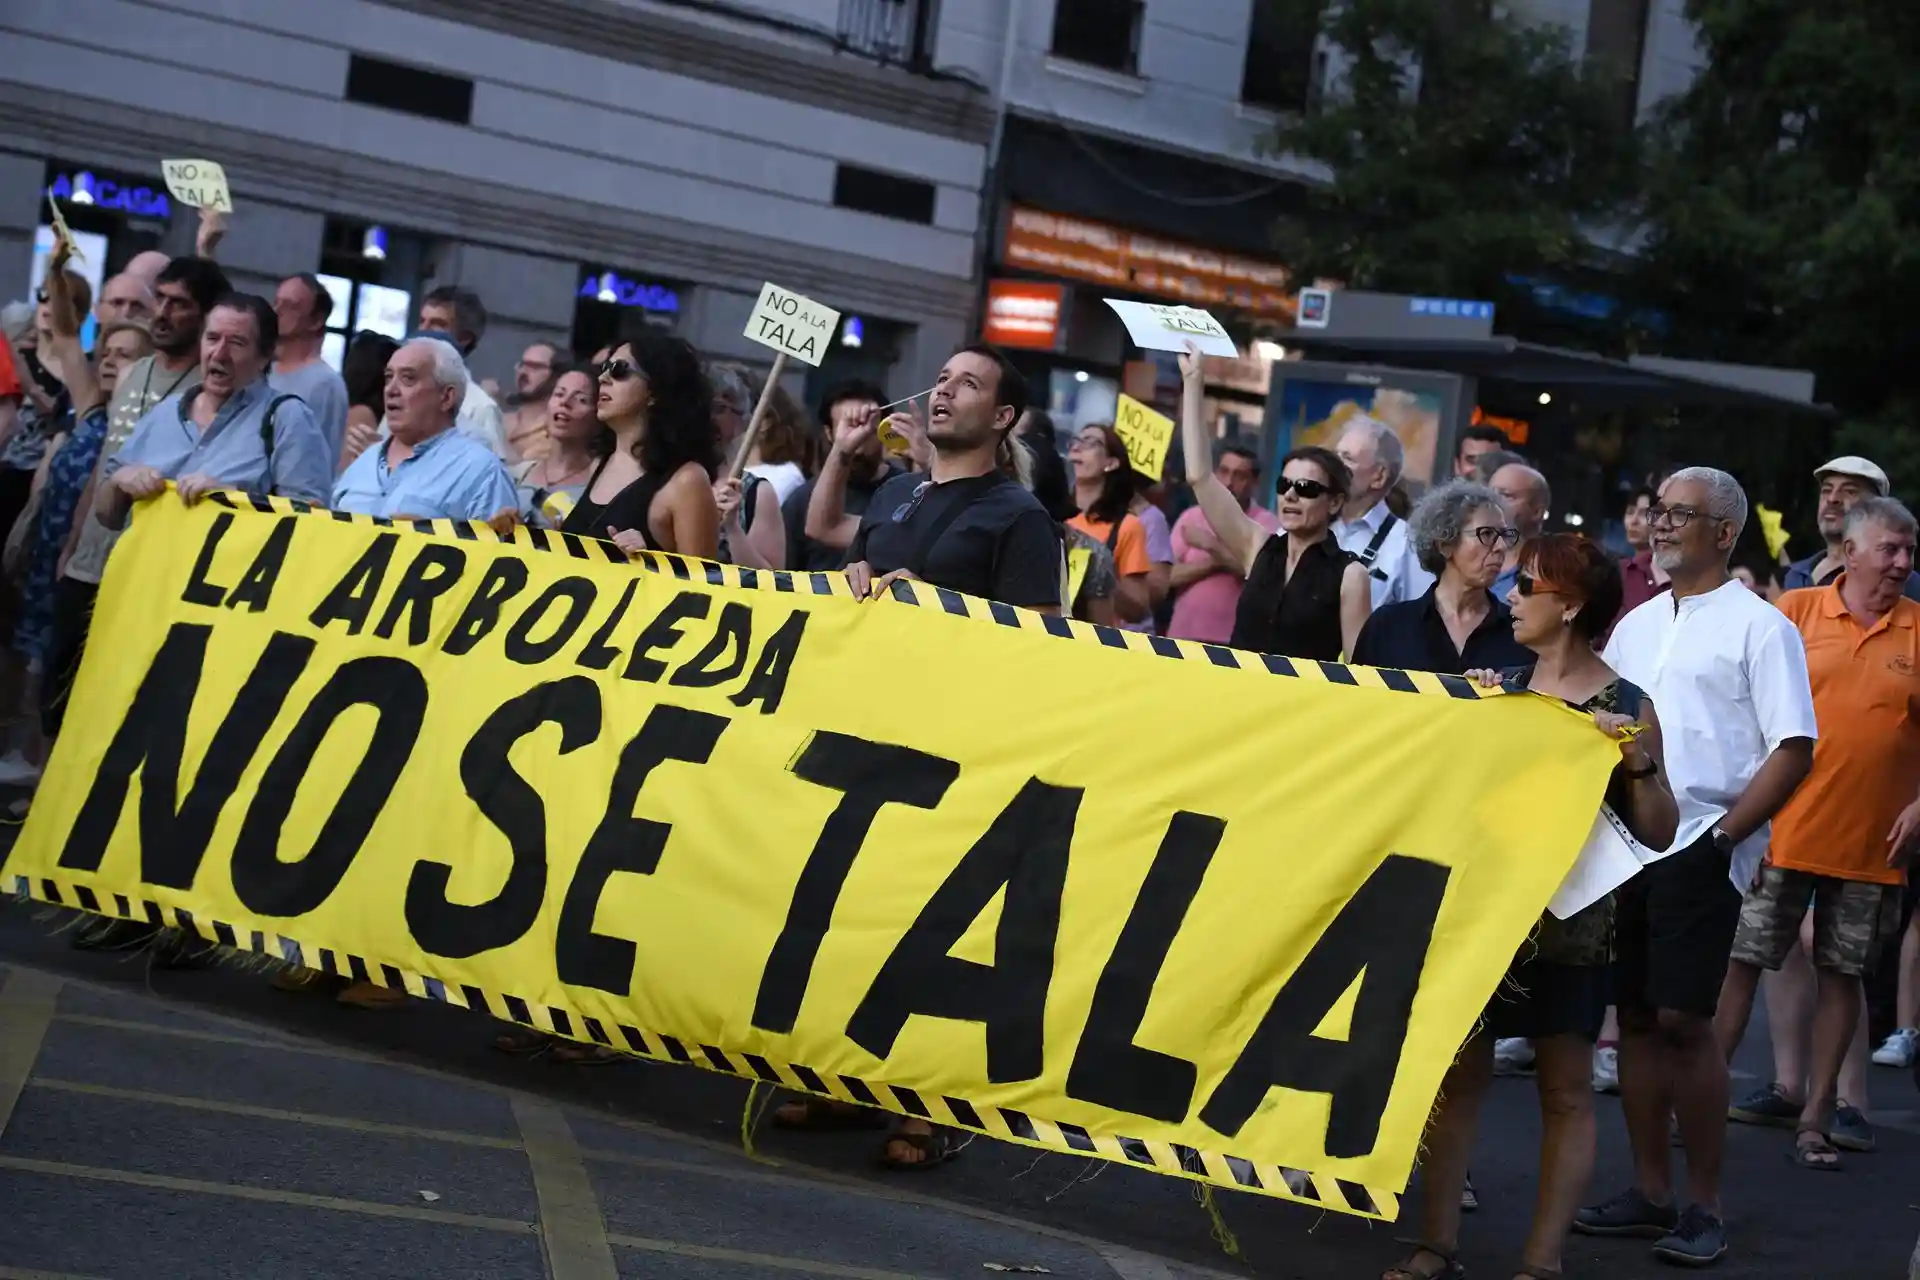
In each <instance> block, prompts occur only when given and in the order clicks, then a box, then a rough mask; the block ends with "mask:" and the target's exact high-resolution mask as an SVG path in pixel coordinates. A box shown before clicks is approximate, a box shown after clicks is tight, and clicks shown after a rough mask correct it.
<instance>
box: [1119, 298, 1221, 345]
mask: <svg viewBox="0 0 1920 1280" xmlns="http://www.w3.org/2000/svg"><path fill="white" fill-rule="evenodd" d="M1105 301H1106V304H1107V305H1108V306H1110V307H1112V308H1113V309H1114V312H1115V314H1117V315H1118V316H1119V317H1120V323H1121V324H1124V325H1126V326H1127V336H1128V337H1130V338H1132V339H1133V345H1134V346H1136V347H1139V348H1140V349H1141V350H1143V351H1185V350H1186V349H1187V344H1188V343H1189V342H1194V343H1198V344H1199V346H1200V353H1201V354H1202V355H1209V356H1238V355H1239V354H1240V350H1239V348H1238V347H1235V346H1234V345H1233V339H1232V338H1230V337H1228V336H1227V331H1226V329H1224V328H1222V327H1221V324H1220V322H1219V321H1218V320H1215V319H1214V318H1213V316H1212V315H1211V314H1209V313H1208V312H1205V311H1202V310H1201V309H1200V308H1198V307H1182V306H1175V305H1172V304H1169V303H1162V302H1123V301H1121V300H1120V299H1119V298H1108V299H1106V300H1105Z"/></svg>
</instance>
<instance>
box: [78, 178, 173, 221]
mask: <svg viewBox="0 0 1920 1280" xmlns="http://www.w3.org/2000/svg"><path fill="white" fill-rule="evenodd" d="M48 194H49V195H51V196H53V197H54V199H56V200H65V201H66V202H67V203H68V204H78V205H92V206H93V207H94V208H96V209H115V210H118V211H119V212H121V213H130V214H132V215H134V216H135V217H136V218H171V217H172V216H173V203H172V202H171V201H170V200H168V199H167V193H166V191H165V190H164V189H162V190H159V191H156V190H154V189H153V188H152V187H123V186H121V185H120V184H119V183H117V182H115V181H114V180H113V179H112V178H101V177H96V176H95V175H93V174H91V173H88V172H86V171H85V170H81V171H80V172H79V173H56V174H55V175H54V176H53V185H52V186H51V187H49V188H48Z"/></svg>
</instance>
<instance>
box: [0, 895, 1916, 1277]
mask: <svg viewBox="0 0 1920 1280" xmlns="http://www.w3.org/2000/svg"><path fill="white" fill-rule="evenodd" d="M46 915H47V913H46V911H45V909H44V908H39V907H34V906H30V905H24V904H18V903H11V902H10V903H6V904H4V905H0V1280H11V1278H17V1277H38V1278H46V1277H54V1278H66V1280H72V1278H73V1277H116V1278H117V1277H141V1278H143V1280H144V1278H149V1277H161V1278H165V1277H176V1276H177V1277H202V1276H209V1277H212V1276H219V1277H226V1276H234V1277H276V1278H281V1277H309V1276H313V1277H320V1276H352V1277H354V1278H355V1280H383V1278H384V1277H389V1276H391V1277H395V1278H396V1280H397V1278H399V1277H407V1278H409V1280H438V1278H440V1277H449V1278H451V1277H475V1276H485V1277H498V1278H500V1280H517V1278H518V1277H523V1276H524V1277H528V1278H529V1280H535V1278H538V1277H543V1276H552V1277H555V1280H609V1278H611V1277H615V1276H622V1277H643V1276H644V1277H650V1278H651V1277H700V1278H703V1280H705V1278H712V1280H725V1278H736V1277H750V1276H780V1275H788V1276H824V1277H851V1278H855V1280H895V1278H902V1280H904V1278H907V1277H934V1276H941V1277H954V1278H959V1277H986V1276H991V1275H994V1274H996V1273H995V1272H994V1271H993V1270H992V1269H991V1268H992V1267H993V1266H995V1265H997V1266H1000V1267H1006V1268H1020V1267H1044V1268H1046V1271H1047V1273H1048V1274H1051V1275H1053V1276H1056V1277H1062V1278H1063V1280H1114V1278H1115V1277H1118V1280H1174V1278H1179V1280H1186V1278H1189V1277H1198V1276H1202V1275H1208V1274H1228V1275H1246V1274H1255V1275H1259V1276H1263V1277H1273V1278H1275V1280H1281V1278H1286V1277H1300V1278H1302V1280H1307V1278H1312V1280H1322V1278H1326V1280H1332V1278H1334V1277H1367V1278H1370V1277H1373V1276H1377V1275H1378V1274H1379V1273H1380V1270H1381V1269H1382V1267H1384V1266H1385V1265H1386V1264H1388V1263H1389V1262H1391V1261H1392V1260H1393V1259H1394V1258H1395V1257H1396V1256H1397V1255H1398V1253H1399V1252H1400V1250H1398V1248H1397V1247H1396V1245H1395V1244H1394V1241H1393V1236H1394V1234H1395V1233H1396V1228H1393V1227H1388V1226H1385V1225H1382V1224H1374V1223H1367V1222H1364V1221H1361V1220H1358V1219H1353V1218H1346V1217H1340V1216H1337V1215H1332V1214H1325V1213H1320V1212H1316V1211H1313V1210H1310V1209H1308V1208H1307V1207H1305V1206H1299V1205H1293V1204H1288V1203H1283V1202H1278V1201H1273V1200H1268V1199H1264V1198H1260V1197H1255V1196H1251V1195H1242V1194H1234V1193H1226V1192H1222V1193H1220V1194H1219V1197H1218V1204H1219V1206H1220V1209H1221V1212H1222V1214H1223V1216H1224V1219H1225V1221H1226V1223H1227V1224H1228V1226H1229V1227H1230V1228H1231V1231H1232V1234H1233V1237H1234V1239H1235V1241H1236V1243H1237V1245H1238V1248H1239V1255H1240V1256H1239V1257H1238V1258H1236V1257H1231V1256H1228V1254H1227V1253H1226V1252H1225V1251H1224V1250H1223V1248H1222V1246H1221V1244H1220V1243H1219V1242H1217V1241H1216V1240H1215V1239H1214V1236H1213V1232H1212V1228H1211V1226H1210V1223H1209V1220H1208V1218H1207V1216H1206V1214H1205V1213H1204V1212H1203V1210H1202V1208H1201V1207H1200V1206H1199V1205H1198V1204H1197V1203H1195V1201H1194V1198H1193V1192H1192V1189H1191V1187H1190V1186H1189V1185H1188V1184H1186V1183H1183V1182H1180V1181H1176V1180H1172V1179H1167V1178H1163V1177H1159V1176H1156V1175H1153V1174H1148V1173H1143V1172H1140V1171H1137V1170H1132V1169H1128V1168H1124V1167H1119V1166H1114V1165H1111V1164H1107V1163H1104V1162H1093V1161H1085V1160H1080V1159H1077V1158H1075V1157H1071V1156H1064V1155H1052V1154H1037V1153H1035V1152H1032V1151H1029V1150H1023V1149H1016V1148H1012V1147H1008V1146H1004V1145H999V1144H994V1143H990V1142H986V1141H981V1142H977V1143H975V1144H974V1145H973V1146H972V1147H971V1148H970V1149H969V1150H967V1151H966V1152H965V1153H964V1154H963V1155H962V1156H961V1157H960V1159H958V1160H957V1161H955V1162H954V1163H952V1164H951V1165H948V1166H946V1167H944V1168H941V1169H939V1170H936V1171H933V1172H931V1173H928V1174H925V1175H915V1176H904V1177H903V1176H900V1175H891V1176H888V1175H882V1174H879V1173H876V1172H874V1171H873V1170H872V1169H871V1168H870V1164H869V1160H870V1156H871V1153H872V1150H873V1147H874V1145H875V1136H874V1135H872V1134H869V1133H858V1134H846V1135H793V1134H785V1133H779V1132H773V1131H765V1130H763V1131H762V1132H761V1133H760V1134H759V1135H758V1137H757V1140H756V1144H755V1145H756V1151H755V1153H754V1155H753V1157H751V1158H750V1157H749V1155H748V1154H747V1153H746V1152H744V1151H743V1149H742V1146H741V1140H740V1130H741V1119H742V1109H743V1102H744V1100H745V1094H746V1086H745V1085H744V1084H743V1083H742V1082H740V1081H737V1080H735V1079H732V1078H730V1077H725V1076H719V1075H715V1074H711V1073H707V1072H701V1071H696V1070H692V1069H689V1068H682V1067H673V1066H664V1065H656V1064H652V1063H644V1062H634V1063H631V1064H622V1065H616V1066H603V1067H584V1068H583V1067H568V1066H564V1065H560V1064H555V1063H552V1062H550V1061H547V1060H544V1059H536V1060H532V1061H523V1060H519V1059H513V1058H508V1057H506V1056H505V1055H502V1054H500V1053H498V1052H496V1051H494V1050H492V1049H491V1048H490V1047H489V1041H490V1039H491V1037H492V1035H493V1033H494V1027H493V1026H492V1024H490V1023H485V1022H482V1021H481V1020H479V1019H477V1018H476V1017H474V1016H473V1015H471V1014H467V1013H465V1012H464V1011H462V1010H458V1009H455V1008H451V1007H445V1006H439V1005H429V1004H426V1003H424V1002H417V1001H416V1002H410V1003H409V1004H407V1005H405V1006H403V1007H401V1008H398V1009H395V1010H391V1011H379V1012H364V1011H358V1010H354V1009H350V1008H347V1007H343V1006H340V1005H338V1004H336V1003H334V1002H333V1001H331V1000H330V999H326V998H323V997H320V996H316V995H311V994H308V995H290V994H286V993H283V992H279V991H276V990H273V989H272V988H270V987H269V986H268V984H267V982H266V980H265V978H264V977H263V976H262V975H261V974H260V973H259V972H257V971H255V970H254V969H252V968H250V967H242V966H240V965H237V964H236V965H229V966H223V967H217V968H213V969H208V970H198V971H166V970H154V969H151V968H150V966H148V965H147V964H146V963H145V961H144V959H143V958H139V957H126V956H114V955H96V954H87V953H81V952H76V951H73V950H71V949H70V948H69V947H68V945H67V940H66V938H65V937H62V936H56V935H55V934H54V933H53V932H52V928H53V925H52V923H51V922H50V921H48V920H47V919H46V918H45V917H46ZM1760 1036H1761V1033H1760V1031H1759V1030H1758V1029H1757V1030H1756V1038H1755V1040H1754V1041H1753V1042H1751V1043H1750V1044H1749V1046H1748V1048H1747V1051H1746V1053H1745V1054H1744V1055H1743V1061H1742V1064H1741V1065H1742V1066H1743V1067H1744V1068H1746V1069H1747V1071H1749V1072H1750V1073H1755V1074H1757V1073H1759V1072H1761V1071H1763V1070H1764V1066H1765V1049H1764V1039H1763V1038H1760ZM1874 1083H1875V1085H1876V1086H1879V1087H1880V1088H1881V1095H1882V1096H1880V1097H1879V1098H1878V1099H1876V1101H1877V1102H1878V1103H1879V1105H1880V1108H1881V1111H1880V1113H1879V1115H1878V1117H1877V1118H1878V1119H1879V1120H1880V1122H1881V1134H1880V1136H1881V1149H1880V1150H1879V1151H1878V1152H1877V1153H1875V1154H1872V1155H1864V1156H1851V1157H1849V1161H1850V1164H1849V1168H1848V1169H1847V1170H1846V1171H1845V1172H1843V1173H1840V1174H1837V1175H1823V1174H1815V1173H1809V1172H1804V1171H1802V1170H1799V1169H1797V1168H1794V1167H1793V1166H1792V1165H1791V1164H1790V1163H1789V1162H1788V1160H1787V1159H1786V1155H1785V1153H1786V1151H1787V1148H1788V1136H1787V1135H1786V1134H1785V1133H1784V1132H1781V1131H1774V1130H1754V1129H1747V1128H1741V1127H1738V1126H1736V1127H1735V1129H1734V1132H1733V1138H1732V1144H1731V1150H1730V1153H1729V1161H1728V1164H1729V1169H1730V1175H1729V1187H1728V1193H1727V1201H1728V1209H1729V1219H1730V1229H1731V1232H1732V1236H1733V1242H1734V1252H1733V1253H1732V1254H1731V1255H1730V1256H1729V1257H1728V1258H1727V1259H1726V1260H1725V1262H1724V1263H1723V1264H1722V1265H1721V1266H1720V1267H1719V1268H1718V1269H1717V1274H1719V1275H1722V1276H1728V1277H1780V1278H1782V1280H1785V1278H1787V1277H1793V1278H1795V1280H1799V1278H1802V1277H1825V1276H1836V1277H1838V1276H1845V1277H1849V1278H1851V1277H1856V1276H1858V1277H1888V1278H1889V1280H1892V1278H1894V1277H1899V1276H1904V1275H1905V1274H1906V1270H1905V1268H1906V1259H1907V1257H1908V1254H1909V1252H1910V1251H1911V1250H1912V1248H1913V1244H1914V1238H1915V1235H1916V1233H1920V1203H1916V1201H1920V1187H1917V1186H1916V1176H1915V1175H1916V1174H1917V1173H1920V1113H1916V1111H1915V1110H1914V1109H1913V1108H1914V1107H1915V1105H1916V1103H1915V1099H1914V1096H1913V1086H1912V1084H1911V1083H1910V1082H1909V1080H1908V1079H1907V1076H1906V1073H1904V1072H1895V1071H1887V1070H1877V1071H1876V1073H1875V1079H1874ZM1740 1085H1747V1086H1748V1087H1750V1086H1751V1080H1750V1079H1749V1080H1742V1081H1738V1082H1736V1087H1739V1086H1740ZM1601 1115H1602V1123H1601V1136H1602V1143H1601V1158H1600V1168H1599V1170H1598V1173H1597V1176H1596V1186H1597V1187H1598V1188H1600V1189H1604V1190H1607V1191H1611V1190H1612V1189H1614V1188H1615V1187H1616V1186H1617V1185H1619V1184H1620V1183H1621V1182H1622V1180H1623V1179H1624V1176H1625V1169H1626V1151H1625V1139H1624V1134H1623V1131H1622V1130H1621V1127H1620V1124H1619V1119H1618V1108H1617V1105H1616V1104H1615V1103H1614V1102H1613V1101H1611V1100H1602V1103H1601ZM1537 1140H1538V1122H1537V1118H1536V1113H1535V1107H1534V1099H1533V1087H1532V1084H1531V1082H1530V1081H1526V1080H1507V1081H1501V1082H1499V1084H1498V1085H1497V1086H1496V1089H1495V1091H1494V1096H1493V1097H1492V1098H1491V1099H1490V1101H1489V1104H1488V1106H1487V1109H1486V1119H1485V1124H1484V1126H1483V1131H1482V1139H1481V1149H1480V1151H1479V1153H1478V1154H1477V1157H1476V1161H1475V1164H1474V1172H1475V1182H1476V1184H1477V1185H1478V1187H1479V1189H1480V1194H1481V1198H1482V1201H1483V1204H1484V1206H1485V1207H1484V1208H1483V1209H1482V1211H1481V1212H1480V1213H1478V1214H1476V1215H1474V1216H1473V1217H1471V1218H1469V1219H1468V1222H1467V1228H1466V1240H1465V1243H1464V1250H1463V1261H1465V1263H1466V1264H1467V1266H1468V1268H1469V1270H1470V1271H1471V1272H1473V1273H1474V1274H1475V1275H1477V1276H1493V1277H1499V1278H1502V1280H1504V1277H1507V1276H1510V1275H1511V1274H1512V1266H1513V1263H1514V1250H1515V1249H1517V1247H1518V1243H1519V1241H1520V1239H1521V1237H1522V1235H1523V1234H1524V1230H1525V1219H1526V1215H1527V1212H1528V1209H1529V1207H1530V1198H1531V1195H1532V1167H1533V1148H1534V1144H1535V1143H1536V1142H1537ZM1567 1263H1568V1265H1567V1275H1568V1276H1569V1277H1608V1278H1609V1280H1637V1278H1639V1277H1650V1276H1671V1275H1673V1274H1674V1272H1673V1271H1672V1270H1671V1269H1669V1268H1667V1267H1664V1266H1661V1265H1660V1264H1658V1263H1656V1262H1654V1261H1653V1260H1651V1258H1650V1257H1649V1256H1648V1255H1647V1254H1646V1252H1645V1246H1644V1244H1643V1243H1640V1242H1631V1241H1629V1242H1611V1241H1608V1242H1600V1241H1591V1240H1583V1239H1581V1238H1579V1237H1576V1238H1575V1241H1574V1246H1573V1249H1572V1252H1571V1253H1570V1254H1569V1257H1568V1260H1567ZM1013 1274H1018V1273H1017V1272H1015V1273H1013Z"/></svg>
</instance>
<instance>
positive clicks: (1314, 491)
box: [1278, 479, 1333, 500]
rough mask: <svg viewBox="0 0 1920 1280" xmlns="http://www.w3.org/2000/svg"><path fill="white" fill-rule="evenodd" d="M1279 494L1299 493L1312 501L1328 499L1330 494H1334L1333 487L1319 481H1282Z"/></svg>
mask: <svg viewBox="0 0 1920 1280" xmlns="http://www.w3.org/2000/svg"><path fill="white" fill-rule="evenodd" d="M1278 492H1280V493H1297V494H1299V495H1300V496H1301V497H1303V498H1307V499H1309V500H1311V499H1313V498H1324V497H1326V496H1327V495H1328V494H1330V493H1332V492H1333V486H1332V485H1325V484H1321V483H1320V482H1319V481H1318V480H1287V479H1282V480H1281V481H1280V486H1279V489H1278Z"/></svg>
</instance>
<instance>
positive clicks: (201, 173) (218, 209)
mask: <svg viewBox="0 0 1920 1280" xmlns="http://www.w3.org/2000/svg"><path fill="white" fill-rule="evenodd" d="M160 172H161V173H162V174H164V175H165V176H166V179H167V190H168V191H171V192H172V193H173V198H174V199H175V200H178V201H179V202H180V203H181V204H190V205H192V206H193V207H194V208H196V209H212V210H213V211H214V212H215V213H232V212H233V197H232V196H230V195H228V194H227V171H226V170H225V169H222V168H221V167H220V166H219V165H217V164H215V163H214V162H213V161H211V160H162V161H161V162H160Z"/></svg>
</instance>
